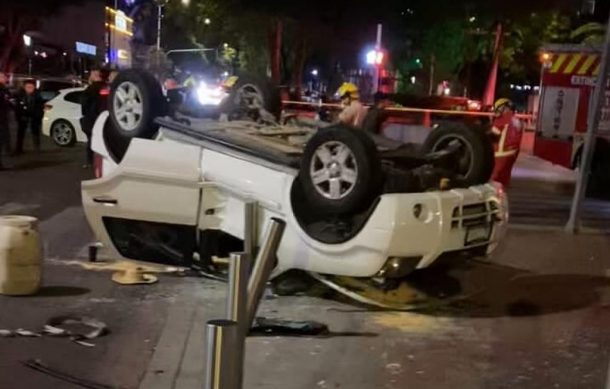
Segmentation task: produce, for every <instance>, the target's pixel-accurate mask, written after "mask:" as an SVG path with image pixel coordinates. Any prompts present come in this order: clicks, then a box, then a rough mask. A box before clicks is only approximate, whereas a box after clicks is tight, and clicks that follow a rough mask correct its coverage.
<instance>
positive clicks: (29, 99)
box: [15, 80, 44, 155]
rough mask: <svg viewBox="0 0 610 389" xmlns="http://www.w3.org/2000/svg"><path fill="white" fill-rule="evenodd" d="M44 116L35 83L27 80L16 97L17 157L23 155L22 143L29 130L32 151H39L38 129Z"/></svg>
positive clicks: (42, 103) (42, 102)
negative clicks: (32, 146) (32, 144)
mask: <svg viewBox="0 0 610 389" xmlns="http://www.w3.org/2000/svg"><path fill="white" fill-rule="evenodd" d="M43 116H44V101H43V100H42V97H41V96H40V93H39V92H38V90H37V89H36V81H34V80H27V81H25V83H24V84H23V90H22V91H21V93H20V94H19V96H18V97H17V124H18V128H17V147H16V149H15V153H16V154H17V155H19V154H22V153H23V141H24V139H25V133H26V132H27V131H28V130H29V131H30V133H31V134H32V141H33V143H34V149H35V150H36V151H37V152H38V151H40V127H41V126H42V117H43Z"/></svg>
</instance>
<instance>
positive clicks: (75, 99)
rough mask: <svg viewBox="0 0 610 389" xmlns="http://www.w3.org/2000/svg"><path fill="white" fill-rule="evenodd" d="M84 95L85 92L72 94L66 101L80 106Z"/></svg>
mask: <svg viewBox="0 0 610 389" xmlns="http://www.w3.org/2000/svg"><path fill="white" fill-rule="evenodd" d="M82 95H83V92H70V93H68V94H67V95H66V96H65V97H64V100H66V101H69V102H71V103H74V104H80V102H81V96H82Z"/></svg>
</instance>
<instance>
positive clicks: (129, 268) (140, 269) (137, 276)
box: [62, 261, 185, 285]
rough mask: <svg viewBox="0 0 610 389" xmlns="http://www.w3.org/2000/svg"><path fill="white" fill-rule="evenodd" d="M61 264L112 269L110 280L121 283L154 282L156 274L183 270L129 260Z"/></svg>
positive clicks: (103, 269)
mask: <svg viewBox="0 0 610 389" xmlns="http://www.w3.org/2000/svg"><path fill="white" fill-rule="evenodd" d="M62 263H63V264H66V265H74V266H80V267H82V268H83V269H85V270H93V271H112V272H114V273H113V275H112V281H114V282H116V283H117V284H121V285H142V284H154V283H156V282H158V281H159V279H158V277H157V276H154V275H152V274H150V273H157V274H160V273H162V274H176V273H182V272H184V271H185V270H184V269H182V268H179V267H174V266H155V265H142V264H137V263H134V262H131V261H108V262H83V261H63V262H62Z"/></svg>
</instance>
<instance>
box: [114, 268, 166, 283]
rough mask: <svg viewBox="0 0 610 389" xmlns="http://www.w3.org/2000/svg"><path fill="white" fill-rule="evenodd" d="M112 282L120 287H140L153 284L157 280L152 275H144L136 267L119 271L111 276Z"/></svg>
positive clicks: (157, 279)
mask: <svg viewBox="0 0 610 389" xmlns="http://www.w3.org/2000/svg"><path fill="white" fill-rule="evenodd" d="M112 281H114V282H116V283H117V284H121V285H142V284H154V283H155V282H157V281H159V278H158V277H156V276H153V275H152V274H146V273H145V272H144V271H143V270H141V269H140V268H138V267H135V268H132V269H126V270H119V271H116V272H114V274H113V275H112Z"/></svg>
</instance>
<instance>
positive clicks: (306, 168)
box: [300, 125, 381, 215]
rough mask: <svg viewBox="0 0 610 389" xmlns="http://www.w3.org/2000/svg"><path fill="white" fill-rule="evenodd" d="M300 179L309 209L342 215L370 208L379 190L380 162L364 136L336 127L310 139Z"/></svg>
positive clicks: (357, 132)
mask: <svg viewBox="0 0 610 389" xmlns="http://www.w3.org/2000/svg"><path fill="white" fill-rule="evenodd" d="M300 176H301V183H302V187H303V191H304V194H305V197H306V199H307V201H308V203H309V204H310V205H311V207H312V210H315V211H316V212H318V211H319V212H323V213H328V214H337V215H344V214H349V213H353V212H358V211H361V210H363V209H366V208H367V207H369V206H370V205H371V203H372V201H373V200H374V197H375V196H376V194H378V193H379V191H380V187H381V185H380V183H381V161H380V159H379V157H378V155H377V148H376V146H375V143H374V142H373V141H372V140H371V139H370V138H369V137H368V136H367V134H366V133H364V132H363V131H361V130H357V129H352V128H349V127H345V126H342V125H336V126H332V127H327V128H324V129H320V130H318V132H317V133H316V135H314V136H313V137H312V138H311V139H310V140H309V142H308V143H307V146H306V147H305V151H304V153H303V158H302V161H301V170H300Z"/></svg>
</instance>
